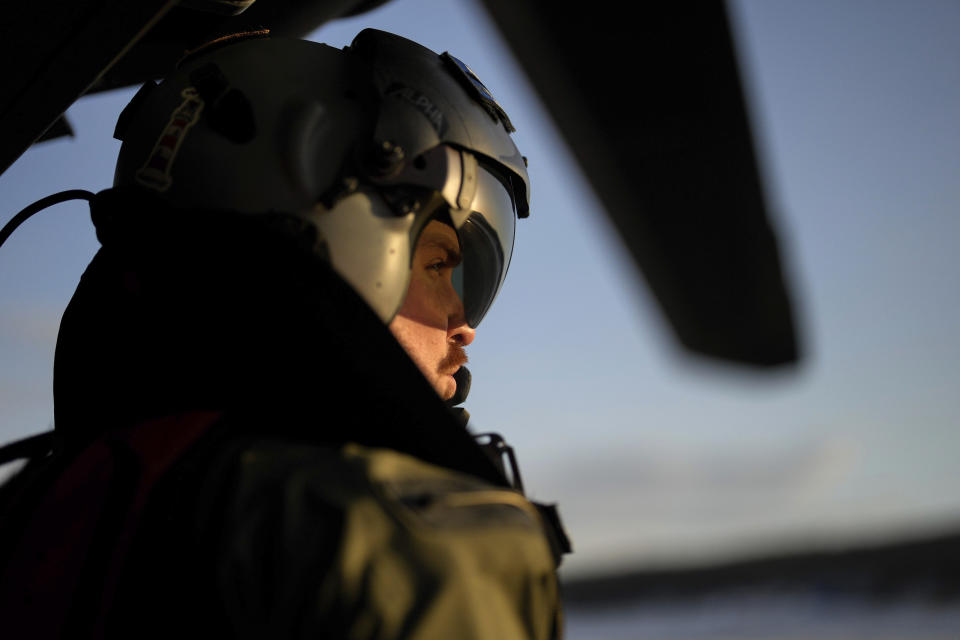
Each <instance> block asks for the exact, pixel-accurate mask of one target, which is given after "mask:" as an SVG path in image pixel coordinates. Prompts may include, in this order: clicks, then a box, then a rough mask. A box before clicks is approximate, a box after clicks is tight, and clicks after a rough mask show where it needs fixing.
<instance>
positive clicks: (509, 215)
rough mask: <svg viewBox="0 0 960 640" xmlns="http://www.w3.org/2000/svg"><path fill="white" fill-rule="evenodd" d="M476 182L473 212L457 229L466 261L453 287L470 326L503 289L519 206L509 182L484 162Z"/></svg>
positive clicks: (478, 321)
mask: <svg viewBox="0 0 960 640" xmlns="http://www.w3.org/2000/svg"><path fill="white" fill-rule="evenodd" d="M477 182H478V184H477V193H476V196H475V197H474V200H473V206H472V207H471V209H472V211H471V213H470V214H469V216H468V217H467V219H466V220H465V221H464V222H463V224H461V225H460V227H459V228H458V229H457V235H458V236H459V238H460V252H461V255H462V256H463V260H462V262H461V263H460V264H459V265H458V266H457V267H456V268H455V269H454V271H453V286H454V288H455V289H456V291H457V294H458V295H459V296H460V300H461V301H463V308H464V312H465V314H466V320H467V324H469V325H470V326H471V327H476V326H477V325H478V324H480V320H482V319H483V316H485V315H486V313H487V310H488V309H489V308H490V305H491V304H493V300H494V299H495V298H496V297H497V293H499V292H500V287H501V286H502V285H503V280H504V278H506V276H507V268H508V267H509V266H510V257H511V256H512V255H513V238H514V232H515V229H516V209H515V207H514V203H513V198H511V196H510V192H509V191H508V189H507V187H506V185H505V184H504V183H503V182H501V181H500V180H499V179H497V178H496V177H494V175H493V174H491V173H490V172H488V171H487V170H486V169H484V168H483V166H482V165H481V167H480V168H479V169H478V171H477Z"/></svg>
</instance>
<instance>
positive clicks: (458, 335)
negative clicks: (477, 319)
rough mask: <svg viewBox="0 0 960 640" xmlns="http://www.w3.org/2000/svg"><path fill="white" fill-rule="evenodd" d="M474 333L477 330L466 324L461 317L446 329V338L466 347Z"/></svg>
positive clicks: (471, 340) (474, 335)
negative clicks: (455, 323)
mask: <svg viewBox="0 0 960 640" xmlns="http://www.w3.org/2000/svg"><path fill="white" fill-rule="evenodd" d="M461 318H462V316H461ZM476 335H477V330H476V329H474V328H473V327H471V326H470V325H468V324H467V323H466V321H465V320H463V319H461V320H460V323H459V324H457V325H454V326H452V327H451V328H450V329H449V330H447V340H448V341H449V342H453V343H455V344H458V345H460V346H461V347H466V346H467V345H469V344H470V343H471V342H473V339H474V338H475V337H476Z"/></svg>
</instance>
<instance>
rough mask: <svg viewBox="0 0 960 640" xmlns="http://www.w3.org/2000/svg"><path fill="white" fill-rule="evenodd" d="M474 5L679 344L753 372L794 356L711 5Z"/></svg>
mask: <svg viewBox="0 0 960 640" xmlns="http://www.w3.org/2000/svg"><path fill="white" fill-rule="evenodd" d="M484 4H485V5H486V7H487V9H488V10H489V12H490V14H491V15H492V16H493V18H494V19H495V21H496V23H497V25H498V27H499V28H500V31H501V32H502V34H503V35H504V36H505V37H506V39H507V42H509V44H510V46H511V47H512V49H513V52H514V53H515V55H516V57H517V59H518V60H519V62H520V64H521V66H522V67H523V68H524V69H525V71H526V73H527V77H528V78H529V79H530V81H531V83H532V84H533V86H534V87H535V88H536V90H537V91H538V93H539V94H540V96H541V98H542V99H543V103H544V105H545V106H546V108H547V109H548V110H549V112H550V114H551V115H552V116H553V118H554V120H555V122H556V124H557V125H558V126H559V128H560V131H561V132H562V133H563V135H564V137H565V138H566V140H567V142H568V144H569V145H570V148H571V149H572V151H573V153H574V155H575V156H576V157H577V159H578V160H579V163H580V167H581V168H582V170H583V171H584V173H585V174H586V176H587V177H588V178H589V180H590V182H591V184H592V185H593V187H594V190H595V192H596V193H597V195H598V196H599V198H600V199H601V201H602V202H603V204H604V205H605V208H606V211H607V213H608V214H609V215H610V217H611V219H612V221H613V223H614V224H615V226H616V228H617V230H618V231H619V232H620V236H621V237H622V238H623V240H624V242H625V243H626V245H627V246H628V247H629V248H630V251H631V253H632V255H633V258H634V260H635V261H636V263H637V265H638V266H639V267H640V269H641V270H642V271H643V274H644V276H645V277H646V280H647V282H648V283H649V285H650V287H651V288H652V289H653V292H654V294H655V295H656V297H657V299H658V300H659V302H660V305H661V307H662V308H663V310H664V311H665V313H666V315H667V317H668V318H669V320H670V323H671V325H672V326H673V328H674V330H675V332H676V334H677V336H678V337H679V339H680V341H681V342H682V343H683V344H684V345H685V346H686V347H687V348H689V349H691V350H693V351H695V352H698V353H702V354H705V355H708V356H713V357H717V358H721V359H725V360H732V361H736V362H742V363H748V364H752V365H765V366H769V365H781V364H787V363H792V362H795V361H796V360H797V358H798V351H799V350H798V346H797V343H798V340H797V329H796V326H795V322H794V319H793V318H794V314H793V309H792V305H791V301H790V296H789V295H788V293H787V288H786V286H785V283H784V278H783V273H782V269H781V265H780V258H779V252H778V249H777V241H776V237H775V234H774V232H773V229H772V228H771V226H770V221H769V218H768V216H767V213H766V205H765V202H764V195H763V190H762V187H761V183H760V177H759V173H758V169H757V162H756V159H755V156H754V148H753V140H752V136H751V132H750V126H749V121H748V118H747V112H746V107H745V104H744V98H743V92H742V88H741V82H740V77H739V73H738V68H737V62H736V56H735V53H734V48H733V43H732V38H731V33H730V27H729V25H728V21H727V15H726V12H725V8H724V5H723V2H722V1H720V0H714V1H712V2H694V3H669V2H659V3H647V4H640V5H636V4H631V5H629V7H626V6H623V7H622V6H621V5H620V4H618V3H614V2H601V3H600V4H599V5H598V4H597V3H591V4H590V5H589V7H587V6H586V5H583V4H567V5H556V4H552V3H543V2H534V1H531V0H525V1H522V2H517V1H514V0H484ZM536 188H537V189H545V188H546V189H549V188H550V186H549V185H542V184H538V185H537V187H536Z"/></svg>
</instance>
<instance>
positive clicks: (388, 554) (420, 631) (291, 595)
mask: <svg viewBox="0 0 960 640" xmlns="http://www.w3.org/2000/svg"><path fill="white" fill-rule="evenodd" d="M219 466H220V473H217V474H216V475H217V476H218V477H219V479H220V481H219V482H218V483H217V484H219V485H220V487H219V489H217V490H214V491H212V493H213V494H216V495H218V496H219V500H215V501H214V502H218V503H219V504H220V509H219V510H220V511H221V513H222V516H221V517H222V518H223V519H224V520H225V521H226V522H224V523H222V524H223V525H225V526H216V527H212V529H213V530H218V531H220V532H222V539H221V540H219V541H217V542H216V543H215V545H214V546H215V547H216V548H218V549H220V552H219V555H220V557H219V558H218V567H217V573H218V582H219V590H220V591H221V593H222V594H224V602H223V605H224V606H225V608H226V610H227V613H228V617H229V618H230V619H232V620H234V623H235V625H236V629H237V631H238V632H239V633H241V635H247V634H249V635H250V636H256V635H262V634H264V633H267V634H269V635H276V634H277V633H289V634H290V635H299V634H302V633H310V632H317V633H319V632H323V633H327V634H329V633H331V632H333V633H334V635H336V634H337V633H339V634H341V635H343V636H344V637H381V638H421V637H423V638H426V637H435V636H438V637H439V636H446V637H462V638H494V637H496V638H504V639H509V638H548V637H552V636H553V635H554V634H555V632H556V630H557V629H556V627H557V625H558V622H557V616H558V610H559V605H558V594H557V585H556V576H555V571H554V563H553V558H552V556H551V552H550V549H549V545H548V543H547V541H546V538H545V536H544V533H543V524H542V522H541V521H540V516H539V513H538V512H537V510H536V508H535V507H533V505H532V504H531V503H530V502H528V501H527V500H526V499H525V498H524V497H523V496H522V495H521V494H519V493H518V492H515V491H513V490H509V489H504V488H500V487H495V486H493V485H491V484H489V483H487V482H485V481H484V480H481V479H479V478H475V477H473V476H470V475H467V474H462V473H458V472H455V471H452V470H449V469H445V468H441V467H438V466H435V465H432V464H428V463H426V462H423V461H421V460H418V459H416V458H413V457H411V456H409V455H406V454H403V453H400V452H397V451H393V450H389V449H375V448H367V447H361V446H359V445H354V444H348V445H344V446H342V447H323V446H313V445H303V444H293V443H288V442H281V441H273V440H260V441H257V442H254V443H251V444H248V445H246V446H243V447H239V448H235V449H234V450H233V451H232V452H230V453H229V455H227V456H225V458H224V459H222V460H221V461H220V462H219ZM224 472H225V473H224ZM208 477H210V476H209V475H208ZM224 481H226V482H225V483H224ZM225 486H226V487H229V490H227V491H224V488H225ZM205 490H206V491H207V492H208V493H211V490H210V488H206V489H205ZM216 510H217V509H203V513H204V514H205V517H211V514H212V513H213V512H214V511H216ZM205 528H207V527H205ZM291 625H292V626H291Z"/></svg>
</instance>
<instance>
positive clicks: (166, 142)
mask: <svg viewBox="0 0 960 640" xmlns="http://www.w3.org/2000/svg"><path fill="white" fill-rule="evenodd" d="M180 95H181V97H183V102H181V103H180V106H178V107H177V108H176V109H175V110H174V111H173V113H172V114H171V115H170V121H169V122H167V126H166V127H164V129H163V132H162V133H161V134H160V137H159V138H158V139H157V142H156V144H154V145H153V150H152V151H151V152H150V156H149V157H148V158H147V161H146V162H145V163H144V164H143V166H142V167H140V170H139V171H137V175H136V180H137V182H139V183H140V184H142V185H143V186H145V187H147V188H149V189H153V190H155V191H161V192H162V191H166V190H167V189H169V188H170V185H171V184H172V183H173V179H172V178H171V177H170V169H171V168H173V161H174V160H175V159H176V157H177V152H178V151H179V150H180V145H181V144H183V140H184V138H185V137H186V135H187V132H188V131H189V130H190V128H191V127H192V126H193V125H195V124H196V123H197V121H198V120H199V119H200V112H201V111H203V104H204V102H203V98H201V97H200V95H199V94H198V93H197V90H196V89H195V88H194V87H187V88H185V89H184V90H183V91H182V92H181V93H180Z"/></svg>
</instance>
